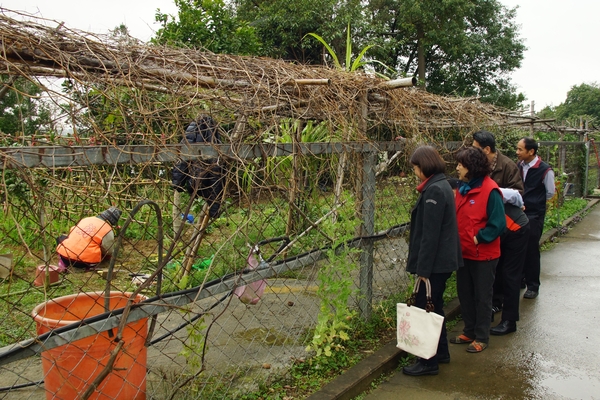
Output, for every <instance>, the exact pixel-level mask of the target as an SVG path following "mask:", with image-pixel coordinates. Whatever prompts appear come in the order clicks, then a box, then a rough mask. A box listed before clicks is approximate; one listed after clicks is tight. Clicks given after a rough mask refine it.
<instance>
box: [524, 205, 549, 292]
mask: <svg viewBox="0 0 600 400" xmlns="http://www.w3.org/2000/svg"><path fill="white" fill-rule="evenodd" d="M527 217H529V240H528V242H527V255H526V256H525V265H523V276H524V277H525V283H526V284H527V289H529V290H533V291H534V292H537V291H539V290H540V271H541V266H540V238H541V237H542V231H543V230H544V217H545V216H544V215H538V216H535V215H527Z"/></svg>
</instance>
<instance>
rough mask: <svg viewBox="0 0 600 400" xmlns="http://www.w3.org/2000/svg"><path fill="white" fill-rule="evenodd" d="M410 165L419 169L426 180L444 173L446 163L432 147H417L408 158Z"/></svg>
mask: <svg viewBox="0 0 600 400" xmlns="http://www.w3.org/2000/svg"><path fill="white" fill-rule="evenodd" d="M410 163H411V164H412V165H416V166H417V167H419V168H420V169H421V172H422V173H423V175H425V177H426V178H429V177H430V176H432V175H435V174H440V173H444V172H446V163H445V162H444V160H443V159H442V156H440V153H438V151H437V150H436V149H435V148H434V147H433V146H420V147H417V149H416V150H415V151H414V152H413V154H412V156H410Z"/></svg>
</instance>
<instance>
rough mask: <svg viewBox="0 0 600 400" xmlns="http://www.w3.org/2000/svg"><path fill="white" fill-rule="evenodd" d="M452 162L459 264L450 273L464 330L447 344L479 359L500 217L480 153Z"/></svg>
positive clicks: (485, 338) (465, 153)
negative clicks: (455, 180) (457, 183)
mask: <svg viewBox="0 0 600 400" xmlns="http://www.w3.org/2000/svg"><path fill="white" fill-rule="evenodd" d="M456 161H457V162H458V165H457V167H456V171H457V172H458V178H459V179H460V180H461V184H460V186H459V188H458V191H457V193H456V218H457V223H458V232H459V236H460V243H461V247H462V257H463V260H464V266H463V267H461V268H459V269H458V271H457V272H456V288H457V291H458V299H459V300H460V308H461V313H462V318H463V321H464V329H463V333H462V334H461V335H459V336H456V337H455V338H452V339H450V342H451V343H456V344H462V343H468V344H469V346H468V347H467V351H468V352H470V353H479V352H481V351H483V350H485V349H486V347H487V346H488V343H489V335H490V325H491V320H490V315H491V313H492V286H493V284H494V276H495V271H496V265H497V264H498V259H499V258H500V235H501V234H502V233H503V232H504V230H505V229H506V217H505V215H504V204H503V202H502V194H501V193H500V189H499V188H498V185H497V184H496V183H495V182H494V181H493V180H492V179H491V178H490V177H489V176H488V174H489V172H490V168H491V166H490V163H489V161H488V159H487V157H486V156H485V153H484V152H483V151H482V150H481V149H480V148H477V147H468V148H466V149H463V150H461V151H459V152H458V154H457V155H456Z"/></svg>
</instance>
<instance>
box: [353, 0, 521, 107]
mask: <svg viewBox="0 0 600 400" xmlns="http://www.w3.org/2000/svg"><path fill="white" fill-rule="evenodd" d="M367 9H368V17H369V19H370V20H369V22H368V24H367V26H368V27H369V31H368V32H365V34H364V35H361V36H362V37H363V38H364V39H365V40H366V41H368V43H373V44H377V45H378V46H377V47H376V48H374V49H373V52H372V55H373V57H375V58H377V59H378V60H380V61H382V62H384V63H385V64H387V65H390V66H395V67H396V68H397V69H398V71H400V72H401V73H404V74H409V75H416V76H418V77H419V79H420V81H421V83H422V84H425V85H426V88H427V90H428V91H430V92H432V93H437V94H454V95H460V96H480V97H481V98H482V100H483V101H486V102H490V103H494V104H498V105H502V106H506V107H510V108H514V107H516V106H517V105H518V104H520V103H521V102H522V101H523V100H524V96H523V95H522V94H517V93H516V89H515V88H514V86H513V85H511V83H510V78H509V77H508V74H509V73H510V72H511V71H513V70H515V69H516V68H518V67H519V66H520V64H521V60H522V59H523V52H524V50H525V46H524V45H523V42H522V39H520V38H519V37H518V28H517V26H516V25H515V22H514V18H515V15H516V9H507V8H505V7H504V6H502V5H501V4H500V3H499V2H498V1H497V0H443V1H440V0H370V1H369V4H368V6H367Z"/></svg>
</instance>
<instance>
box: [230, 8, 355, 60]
mask: <svg viewBox="0 0 600 400" xmlns="http://www.w3.org/2000/svg"><path fill="white" fill-rule="evenodd" d="M234 3H235V4H236V5H237V13H238V15H239V16H240V17H241V18H243V19H244V20H246V21H249V22H250V24H251V25H252V26H253V27H255V28H256V30H257V33H258V35H259V37H260V39H261V41H262V43H263V44H264V50H265V51H264V54H265V55H268V56H270V57H275V58H283V59H285V60H295V61H298V62H301V63H305V64H322V63H323V46H322V45H320V44H319V43H318V42H316V41H313V40H302V38H303V37H305V36H306V35H307V34H309V33H311V32H313V33H316V34H318V35H319V36H321V37H322V38H323V39H324V40H325V41H326V42H327V43H329V44H330V45H331V46H332V47H333V48H335V49H338V51H340V50H339V49H341V48H342V47H343V46H344V45H345V43H346V26H347V24H348V23H351V24H352V26H353V28H354V27H355V24H357V23H359V22H361V21H362V20H363V18H362V15H361V10H362V6H361V2H360V0H341V1H340V0H296V1H289V0H234Z"/></svg>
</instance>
